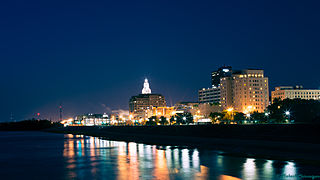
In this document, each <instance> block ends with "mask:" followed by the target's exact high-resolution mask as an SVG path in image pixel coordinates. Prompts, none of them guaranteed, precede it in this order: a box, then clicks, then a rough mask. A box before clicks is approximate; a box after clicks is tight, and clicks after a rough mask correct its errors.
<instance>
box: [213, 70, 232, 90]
mask: <svg viewBox="0 0 320 180" xmlns="http://www.w3.org/2000/svg"><path fill="white" fill-rule="evenodd" d="M231 74H232V67H231V66H222V67H220V68H218V70H217V71H213V72H212V73H211V85H212V87H219V86H220V79H221V78H223V77H230V76H231Z"/></svg>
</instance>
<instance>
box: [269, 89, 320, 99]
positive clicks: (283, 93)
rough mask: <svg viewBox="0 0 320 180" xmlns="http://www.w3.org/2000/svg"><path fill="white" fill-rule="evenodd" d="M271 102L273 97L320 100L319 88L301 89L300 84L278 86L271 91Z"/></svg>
mask: <svg viewBox="0 0 320 180" xmlns="http://www.w3.org/2000/svg"><path fill="white" fill-rule="evenodd" d="M271 98H272V102H273V100H274V99H275V98H279V99H281V100H283V99H287V98H289V99H307V100H310V99H314V100H320V90H319V89H303V87H302V86H296V87H293V86H280V87H276V88H275V90H274V91H272V92H271Z"/></svg>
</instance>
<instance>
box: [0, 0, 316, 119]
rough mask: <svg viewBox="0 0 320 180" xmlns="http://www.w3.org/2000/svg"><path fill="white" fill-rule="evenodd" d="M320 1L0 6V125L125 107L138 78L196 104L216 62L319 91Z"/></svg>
mask: <svg viewBox="0 0 320 180" xmlns="http://www.w3.org/2000/svg"><path fill="white" fill-rule="evenodd" d="M319 5H320V1H316V0H315V1H311V0H310V1H301V0H299V1H293V0H288V1H270V0H266V1H239V0H234V1H212V0H209V1H199V0H197V1H187V0H183V1H172V0H169V1H165V0H161V1H160V0H147V1H132V0H126V1H122V0H117V1H93V0H90V1H81V0H77V1H66V0H54V1H43V0H39V1H34V0H25V1H23V0H10V1H7V2H5V1H3V2H1V5H0V24H1V25H0V60H1V66H0V67H1V69H0V77H1V88H0V99H1V102H0V113H1V116H2V117H1V120H2V121H8V120H9V119H10V113H11V112H12V113H13V114H14V118H15V119H16V120H22V119H25V118H32V117H34V114H35V113H37V112H39V113H41V116H42V118H51V119H52V120H57V118H58V106H59V103H60V102H62V104H63V107H64V117H70V116H73V115H76V114H81V113H103V112H110V111H111V110H118V109H128V100H129V98H130V97H131V96H132V95H136V94H139V93H140V92H141V89H142V85H143V80H144V78H145V77H147V78H148V79H149V82H150V86H151V89H152V92H154V93H161V94H163V95H164V96H165V97H166V99H167V102H168V105H173V104H174V103H176V102H177V101H196V100H197V90H198V89H200V88H202V87H209V86H210V72H211V71H213V70H216V69H217V68H218V67H219V66H221V65H224V64H225V65H231V66H232V67H233V68H234V69H244V68H262V69H264V70H265V74H266V76H268V77H269V81H270V91H271V90H272V89H273V88H274V87H275V86H279V85H296V84H301V85H303V86H304V87H306V88H319V87H320V80H319V74H320V73H319V71H318V69H319V67H320V61H319V59H320V54H319V52H320V51H319V50H320V44H319V42H320V11H319Z"/></svg>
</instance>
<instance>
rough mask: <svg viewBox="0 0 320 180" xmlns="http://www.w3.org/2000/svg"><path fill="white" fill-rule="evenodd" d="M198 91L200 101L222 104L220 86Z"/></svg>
mask: <svg viewBox="0 0 320 180" xmlns="http://www.w3.org/2000/svg"><path fill="white" fill-rule="evenodd" d="M198 93H199V94H198V97H199V102H200V103H213V104H220V87H216V86H213V87H212V88H207V89H206V88H203V89H200V90H199V91H198Z"/></svg>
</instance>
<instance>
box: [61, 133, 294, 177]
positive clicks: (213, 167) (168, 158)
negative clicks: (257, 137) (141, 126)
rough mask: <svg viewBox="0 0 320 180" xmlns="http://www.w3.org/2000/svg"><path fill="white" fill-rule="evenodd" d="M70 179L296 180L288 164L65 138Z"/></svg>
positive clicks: (209, 153) (66, 136) (82, 137)
mask: <svg viewBox="0 0 320 180" xmlns="http://www.w3.org/2000/svg"><path fill="white" fill-rule="evenodd" d="M63 156H64V157H65V160H66V162H67V163H66V169H67V176H66V178H72V179H78V178H81V179H92V178H94V179H97V178H99V179H101V178H105V179H120V180H122V179H221V180H232V179H248V180H250V179H297V176H296V177H294V175H297V174H298V168H297V167H296V165H295V163H293V162H282V164H280V165H278V164H277V163H276V162H275V161H272V160H261V159H254V158H243V157H232V156H223V155H219V153H217V152H215V151H211V150H199V149H191V148H179V147H172V146H156V145H145V144H139V143H134V142H129V143H127V142H121V141H109V140H103V139H100V138H97V137H89V136H81V135H70V134H69V135H65V141H64V150H63Z"/></svg>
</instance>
